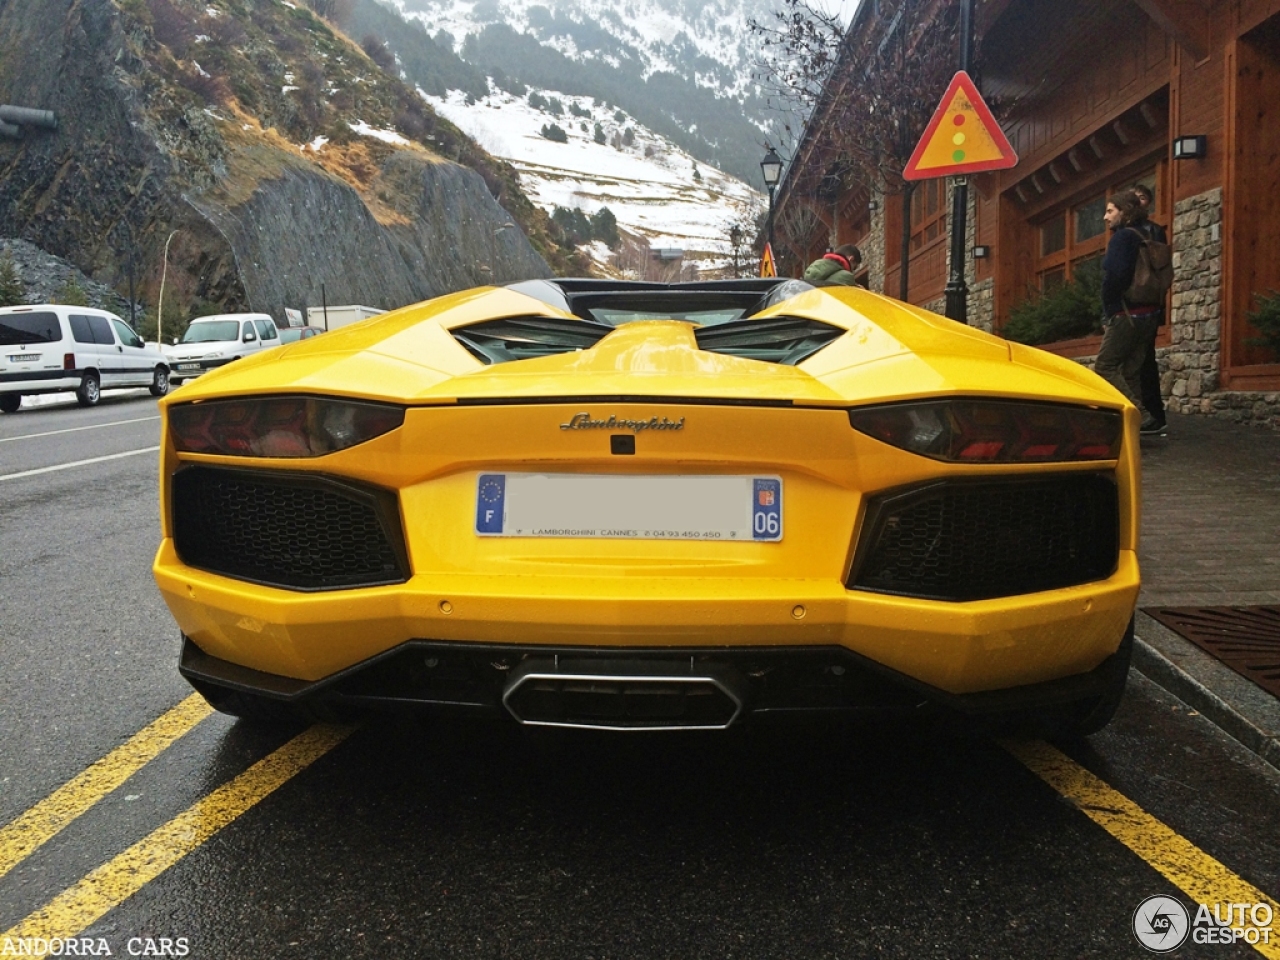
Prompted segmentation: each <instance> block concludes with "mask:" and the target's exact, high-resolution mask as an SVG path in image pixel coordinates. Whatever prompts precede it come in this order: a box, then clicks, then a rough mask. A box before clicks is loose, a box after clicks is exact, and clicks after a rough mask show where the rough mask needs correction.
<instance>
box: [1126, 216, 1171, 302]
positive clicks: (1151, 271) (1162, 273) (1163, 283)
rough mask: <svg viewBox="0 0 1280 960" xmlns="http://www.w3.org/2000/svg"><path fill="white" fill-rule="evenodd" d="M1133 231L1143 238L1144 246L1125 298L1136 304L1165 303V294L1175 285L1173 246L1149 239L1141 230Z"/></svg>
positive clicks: (1140, 249)
mask: <svg viewBox="0 0 1280 960" xmlns="http://www.w3.org/2000/svg"><path fill="white" fill-rule="evenodd" d="M1129 229H1131V230H1133V228H1132V227H1130V228H1129ZM1133 232H1134V233H1136V234H1137V235H1138V237H1139V238H1140V239H1141V240H1142V246H1141V247H1139V248H1138V262H1137V264H1136V265H1135V266H1134V268H1133V283H1131V284H1130V285H1129V289H1128V290H1126V291H1125V292H1124V299H1125V301H1126V302H1128V303H1134V304H1163V303H1164V295H1165V294H1166V293H1168V292H1169V288H1170V287H1172V286H1173V247H1172V246H1170V245H1169V244H1167V243H1161V242H1160V241H1159V240H1151V239H1149V238H1148V237H1146V236H1144V235H1143V233H1142V232H1141V231H1140V230H1134V231H1133Z"/></svg>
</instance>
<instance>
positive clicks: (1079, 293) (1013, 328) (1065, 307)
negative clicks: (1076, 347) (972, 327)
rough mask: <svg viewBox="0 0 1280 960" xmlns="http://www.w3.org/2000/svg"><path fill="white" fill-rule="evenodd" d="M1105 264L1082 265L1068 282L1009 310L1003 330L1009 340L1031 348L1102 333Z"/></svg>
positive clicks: (1033, 294) (1001, 331) (1090, 263)
mask: <svg viewBox="0 0 1280 960" xmlns="http://www.w3.org/2000/svg"><path fill="white" fill-rule="evenodd" d="M1101 317H1102V261H1101V260H1091V261H1089V262H1087V263H1083V264H1080V265H1079V266H1078V267H1077V268H1076V271H1075V276H1073V277H1072V278H1071V280H1070V281H1069V282H1067V283H1064V284H1062V285H1061V286H1058V287H1054V288H1053V289H1051V290H1047V291H1045V292H1040V291H1032V293H1031V295H1030V296H1029V297H1028V298H1027V299H1026V300H1024V301H1022V303H1020V304H1018V305H1017V306H1016V307H1014V308H1013V309H1012V310H1010V311H1009V316H1008V319H1006V320H1005V322H1004V325H1003V326H1002V327H1001V328H1000V333H1001V334H1002V335H1003V336H1004V337H1005V339H1006V340H1014V341H1016V342H1018V343H1027V344H1031V345H1032V346H1035V345H1038V344H1042V343H1055V342H1057V341H1058V340H1071V339H1074V338H1075V337H1087V336H1089V334H1091V333H1101V332H1102V323H1101Z"/></svg>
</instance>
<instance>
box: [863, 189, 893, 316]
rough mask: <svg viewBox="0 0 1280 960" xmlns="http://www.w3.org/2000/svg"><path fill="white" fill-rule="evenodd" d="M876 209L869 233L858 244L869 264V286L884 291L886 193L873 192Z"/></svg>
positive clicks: (871, 288)
mask: <svg viewBox="0 0 1280 960" xmlns="http://www.w3.org/2000/svg"><path fill="white" fill-rule="evenodd" d="M872 197H873V202H874V203H875V209H873V210H872V211H871V224H870V227H869V228H868V233H867V235H866V236H865V237H863V238H862V242H861V243H859V244H858V249H859V250H860V251H862V262H863V263H864V264H866V266H867V288H868V289H870V290H874V291H875V292H876V293H884V292H885V289H884V203H885V199H886V197H885V196H884V194H872Z"/></svg>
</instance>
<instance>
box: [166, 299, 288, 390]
mask: <svg viewBox="0 0 1280 960" xmlns="http://www.w3.org/2000/svg"><path fill="white" fill-rule="evenodd" d="M279 345H280V332H279V331H278V330H277V329H276V322H275V321H274V320H272V319H271V317H270V316H269V315H268V314H265V313H219V314H215V315H214V316H211V317H197V318H196V319H195V320H192V321H191V326H189V327H187V332H186V333H184V334H183V335H182V339H181V340H179V341H178V342H177V343H175V344H174V345H173V346H170V347H162V348H161V349H162V350H164V352H165V356H166V357H168V358H169V365H170V367H171V368H172V377H173V382H174V383H175V384H176V383H181V382H182V381H183V380H190V379H191V378H192V377H198V376H200V374H202V373H207V372H208V371H210V370H213V369H214V368H215V367H221V366H224V365H226V364H228V363H230V362H231V361H232V360H239V359H240V358H241V357H247V356H250V355H252V354H254V353H257V352H258V351H260V350H266V349H268V348H270V347H278V346H279Z"/></svg>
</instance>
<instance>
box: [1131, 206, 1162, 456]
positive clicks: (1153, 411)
mask: <svg viewBox="0 0 1280 960" xmlns="http://www.w3.org/2000/svg"><path fill="white" fill-rule="evenodd" d="M1132 189H1133V195H1134V196H1135V197H1137V198H1138V203H1140V204H1142V209H1143V211H1144V212H1145V213H1146V215H1147V216H1146V217H1145V218H1144V219H1143V220H1142V222H1141V224H1135V225H1134V226H1135V229H1140V230H1142V232H1143V233H1145V234H1146V236H1147V239H1148V240H1153V241H1155V242H1156V243H1163V244H1167V243H1168V242H1169V236H1168V234H1166V233H1165V231H1164V227H1162V226H1160V224H1158V223H1156V222H1155V221H1154V220H1152V219H1151V204H1152V203H1154V202H1155V194H1153V193H1152V192H1151V188H1150V187H1148V186H1147V185H1146V184H1145V183H1135V184H1134V185H1133V188H1132ZM1164 323H1165V311H1164V304H1163V302H1162V303H1161V304H1160V317H1159V319H1158V320H1157V321H1156V328H1157V332H1158V331H1159V328H1160V327H1163V326H1164ZM1138 383H1139V385H1140V386H1141V388H1142V406H1143V408H1145V409H1146V411H1147V417H1146V419H1144V420H1143V421H1142V432H1143V433H1144V434H1148V435H1152V436H1158V437H1163V436H1166V435H1167V434H1168V432H1169V427H1168V422H1167V419H1166V417H1165V410H1164V394H1163V393H1161V391H1160V364H1159V363H1158V362H1157V361H1156V342H1155V340H1154V339H1153V340H1152V341H1151V346H1150V349H1149V350H1147V352H1146V353H1145V354H1144V355H1143V358H1142V370H1140V371H1139V372H1138Z"/></svg>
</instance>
